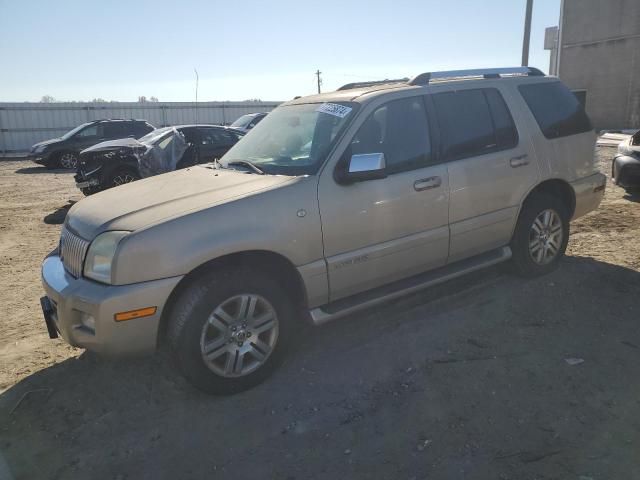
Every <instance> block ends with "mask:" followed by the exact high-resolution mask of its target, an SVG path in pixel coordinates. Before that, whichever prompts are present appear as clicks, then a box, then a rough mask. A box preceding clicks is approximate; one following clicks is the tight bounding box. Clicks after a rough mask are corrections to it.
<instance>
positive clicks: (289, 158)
mask: <svg viewBox="0 0 640 480" xmlns="http://www.w3.org/2000/svg"><path fill="white" fill-rule="evenodd" d="M355 107H356V104H354V103H322V104H320V103H307V104H303V105H286V106H282V107H278V108H277V109H275V110H274V111H273V112H271V113H270V114H269V115H267V116H266V117H265V118H264V120H262V121H261V122H260V123H259V124H258V125H256V127H255V128H253V129H252V130H251V131H250V132H249V133H248V134H247V135H245V136H244V138H243V139H242V141H240V142H238V143H236V144H235V145H234V146H233V147H232V148H231V150H229V151H228V152H227V154H226V155H225V156H224V157H222V160H221V163H222V165H223V166H228V165H229V163H231V162H237V161H249V162H252V163H253V164H255V165H256V166H257V167H259V168H260V169H262V170H264V172H265V173H270V174H282V175H312V174H314V173H316V172H317V171H318V169H319V168H320V166H321V165H322V163H323V162H324V160H325V159H326V156H327V155H328V154H329V152H330V151H331V148H332V147H333V145H334V143H335V141H336V139H337V138H338V137H339V135H340V134H341V133H342V131H343V130H344V128H345V126H346V125H347V122H348V121H350V119H351V118H352V117H353V115H354V110H355Z"/></svg>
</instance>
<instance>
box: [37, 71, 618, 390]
mask: <svg viewBox="0 0 640 480" xmlns="http://www.w3.org/2000/svg"><path fill="white" fill-rule="evenodd" d="M594 144H595V133H594V132H593V129H592V127H591V124H590V122H589V119H588V117H587V115H586V114H585V112H584V110H583V108H582V106H581V105H580V104H579V103H578V102H577V101H576V99H575V97H574V96H573V95H572V94H571V92H570V91H569V90H568V89H567V88H566V87H565V86H564V85H563V84H562V82H560V80H558V79H557V78H552V77H545V76H544V75H543V74H542V73H541V72H539V71H538V70H536V69H530V68H510V69H490V70H483V71H478V70H472V71H455V72H435V73H425V74H421V75H418V76H417V77H415V78H414V79H412V80H410V81H397V82H391V83H388V82H365V83H358V84H350V85H347V86H345V87H343V88H341V89H339V90H338V91H336V92H332V93H325V94H322V95H314V96H310V97H305V98H298V99H296V100H293V101H291V102H288V103H285V104H283V105H282V106H280V107H278V108H277V109H276V110H274V111H273V112H271V113H270V114H269V115H268V116H267V117H266V118H265V119H264V121H262V122H261V123H260V124H258V125H257V126H256V127H255V128H254V129H252V130H251V131H250V132H249V133H248V134H247V135H246V136H245V137H244V138H243V139H242V140H241V141H240V142H238V143H237V144H236V145H235V146H234V147H233V148H232V149H231V150H230V151H229V152H228V153H227V154H226V155H225V156H224V157H223V158H222V160H221V161H219V162H216V163H213V164H208V165H201V166H195V167H193V168H190V169H187V170H181V171H176V172H172V173H168V174H164V175H159V176H156V177H153V178H149V179H145V180H142V181H139V182H135V183H132V184H127V185H122V186H119V187H117V188H114V189H110V190H107V191H105V192H101V193H99V194H96V195H95V196H92V197H89V198H86V199H84V200H82V201H80V202H78V203H77V204H75V205H74V206H73V208H71V210H70V211H69V214H68V215H67V218H66V221H65V224H64V227H63V229H62V234H61V238H60V246H59V248H58V249H57V250H56V251H54V252H52V253H51V254H50V255H49V256H48V257H47V258H46V259H45V260H44V263H43V265H42V280H43V284H44V289H45V291H46V297H43V299H42V305H43V310H44V313H45V319H46V323H47V326H48V328H49V333H50V335H51V336H52V337H55V336H57V335H58V334H59V335H61V336H62V337H63V338H64V340H65V341H67V342H68V343H70V344H71V345H74V346H78V347H83V348H87V349H90V350H94V351H97V352H101V353H105V354H110V355H116V356H120V355H125V354H141V353H149V352H153V351H154V350H156V349H157V348H158V346H161V347H162V348H167V349H169V350H170V351H171V353H172V355H173V357H174V358H175V361H176V363H177V365H178V366H179V368H180V370H181V371H182V372H183V373H184V375H185V377H186V378H187V379H188V380H189V381H190V382H192V383H193V384H194V385H195V386H197V387H198V388H200V389H202V390H205V391H207V392H212V393H219V394H228V393H233V392H238V391H241V390H244V389H247V388H249V387H251V386H253V385H256V384H257V383H259V382H260V381H262V380H263V379H265V378H266V377H267V376H268V375H269V374H270V373H271V372H272V371H273V370H274V368H275V367H276V366H277V365H278V363H279V362H280V361H281V359H282V358H283V355H284V353H285V352H286V349H287V344H288V343H289V342H291V340H292V338H293V337H294V335H295V332H296V327H297V326H298V325H299V324H300V323H301V322H304V321H307V320H310V321H311V322H312V323H314V324H317V325H318V324H322V323H324V322H327V321H329V320H333V319H338V318H342V317H345V316H347V315H348V314H350V313H351V312H354V311H356V310H359V309H362V308H366V307H370V306H372V305H375V304H378V303H380V302H384V301H386V300H389V299H391V298H394V297H397V296H400V295H404V294H406V293H408V292H413V291H416V290H418V289H421V288H425V287H428V286H430V285H433V284H436V283H439V282H443V281H446V280H448V279H451V278H454V277H457V276H460V275H462V274H465V273H467V272H471V271H474V270H477V269H480V268H483V267H486V266H489V265H493V264H496V263H499V262H503V261H507V260H511V261H512V263H513V265H514V266H515V268H516V270H517V271H518V272H520V273H521V274H523V275H527V276H535V275H542V274H545V273H547V272H549V271H551V270H553V269H554V268H556V267H557V265H558V262H559V261H560V259H561V257H562V256H563V254H564V252H565V249H566V246H567V241H568V239H569V222H570V221H571V220H572V219H575V218H578V217H580V216H581V215H584V214H585V213H587V212H590V211H592V210H594V209H595V208H597V207H598V205H599V203H600V201H601V199H602V197H603V194H604V188H605V176H604V175H602V174H601V173H599V172H598V171H597V170H596V167H595V165H594V160H593V149H594Z"/></svg>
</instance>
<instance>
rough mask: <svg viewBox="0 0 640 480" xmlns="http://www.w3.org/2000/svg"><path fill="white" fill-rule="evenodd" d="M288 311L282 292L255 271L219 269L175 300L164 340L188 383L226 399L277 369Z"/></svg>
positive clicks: (286, 333) (289, 318) (286, 332)
mask: <svg viewBox="0 0 640 480" xmlns="http://www.w3.org/2000/svg"><path fill="white" fill-rule="evenodd" d="M292 312H293V310H292V308H291V304H290V303H289V300H288V298H287V296H286V295H285V294H284V291H283V289H282V288H281V287H280V286H279V285H278V284H277V283H275V282H274V280H273V279H270V278H269V277H267V276H266V275H264V274H263V273H261V272H260V271H254V270H250V269H247V268H237V269H225V270H220V271H216V272H213V273H212V274H209V275H205V276H203V277H201V278H199V279H198V280H196V281H195V282H194V283H192V284H191V286H190V287H188V288H187V289H186V290H185V291H184V292H183V293H182V295H181V296H180V297H179V298H178V300H177V301H176V303H175V304H174V307H173V309H172V310H171V313H170V318H169V322H170V323H169V325H168V328H167V339H168V342H169V346H170V347H171V350H172V353H173V357H174V359H175V361H176V363H177V365H178V368H179V369H180V371H181V372H182V374H183V375H184V376H185V377H186V378H187V380H188V381H189V382H190V383H192V384H193V385H194V386H196V387H197V388H199V389H201V390H203V391H205V392H207V393H213V394H222V395H227V394H232V393H236V392H240V391H243V390H247V389H249V388H251V387H253V386H255V385H257V384H259V383H261V382H262V381H263V380H265V379H266V378H267V377H268V376H269V375H270V374H271V373H272V372H273V371H274V370H275V368H276V367H277V366H278V364H279V363H280V361H281V360H282V356H283V352H284V350H285V349H286V345H287V343H288V342H289V338H290V335H291V332H292V325H293V315H292Z"/></svg>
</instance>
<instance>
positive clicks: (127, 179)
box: [113, 173, 136, 187]
mask: <svg viewBox="0 0 640 480" xmlns="http://www.w3.org/2000/svg"><path fill="white" fill-rule="evenodd" d="M135 180H136V179H135V178H134V177H133V175H131V174H130V173H124V174H121V175H116V176H115V177H113V185H114V186H116V187H117V186H118V185H123V184H125V183H131V182H135Z"/></svg>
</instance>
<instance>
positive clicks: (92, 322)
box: [80, 312, 96, 333]
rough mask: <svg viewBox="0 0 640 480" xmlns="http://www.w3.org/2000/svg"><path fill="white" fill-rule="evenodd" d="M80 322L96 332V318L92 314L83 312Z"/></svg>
mask: <svg viewBox="0 0 640 480" xmlns="http://www.w3.org/2000/svg"><path fill="white" fill-rule="evenodd" d="M80 323H81V324H82V326H83V327H85V328H88V329H89V330H91V331H92V332H94V333H95V331H96V319H95V318H93V317H92V316H91V315H89V314H88V313H84V312H83V313H82V314H81V315H80Z"/></svg>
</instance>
